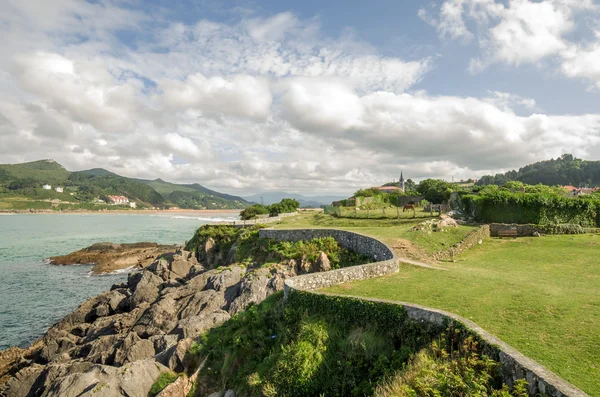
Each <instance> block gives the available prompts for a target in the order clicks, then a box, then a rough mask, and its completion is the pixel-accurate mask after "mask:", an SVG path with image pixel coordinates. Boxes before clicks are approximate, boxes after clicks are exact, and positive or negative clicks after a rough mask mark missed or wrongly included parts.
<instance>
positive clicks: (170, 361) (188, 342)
mask: <svg viewBox="0 0 600 397" xmlns="http://www.w3.org/2000/svg"><path fill="white" fill-rule="evenodd" d="M192 343H193V340H192V339H191V338H185V339H182V340H180V341H179V342H178V343H177V344H176V345H173V346H171V347H169V348H168V349H167V350H165V351H163V352H161V353H159V354H157V355H156V360H157V361H158V362H159V363H161V364H163V365H164V366H166V367H169V368H170V369H171V370H172V371H174V372H183V371H187V369H188V368H187V365H186V363H185V355H186V353H187V351H188V350H189V349H190V347H191V346H192Z"/></svg>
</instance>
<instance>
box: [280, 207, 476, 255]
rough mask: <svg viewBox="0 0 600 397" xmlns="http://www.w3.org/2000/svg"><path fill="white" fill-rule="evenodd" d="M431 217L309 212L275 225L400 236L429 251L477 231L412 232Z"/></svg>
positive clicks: (387, 237) (389, 241)
mask: <svg viewBox="0 0 600 397" xmlns="http://www.w3.org/2000/svg"><path fill="white" fill-rule="evenodd" d="M427 214H428V213H427ZM427 219H431V218H424V217H423V218H421V219H413V218H400V219H399V220H397V219H391V218H390V219H352V218H336V217H334V216H332V215H327V214H323V213H319V214H314V213H312V212H308V213H304V214H300V215H298V216H294V217H289V218H283V220H282V221H281V222H279V223H277V224H276V225H274V227H276V228H278V229H307V228H334V229H343V230H349V231H353V232H357V233H362V234H367V235H369V236H373V237H375V238H378V239H380V240H381V241H383V242H385V243H386V244H389V245H394V243H395V242H396V241H397V240H398V239H405V240H409V241H411V242H413V243H414V244H415V245H416V246H417V247H419V248H420V249H422V250H423V251H424V252H426V253H433V252H437V251H442V250H446V249H448V248H450V246H451V245H453V244H455V243H457V242H459V241H460V240H462V239H463V238H464V237H465V236H466V235H467V234H468V233H470V232H471V231H472V230H473V227H471V226H459V227H457V228H447V229H446V231H444V232H435V233H429V234H427V233H423V232H419V231H418V232H410V231H409V229H410V228H412V227H413V226H414V225H416V224H417V223H419V222H422V221H424V220H427ZM269 226H271V225H269Z"/></svg>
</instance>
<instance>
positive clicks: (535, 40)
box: [419, 0, 598, 77]
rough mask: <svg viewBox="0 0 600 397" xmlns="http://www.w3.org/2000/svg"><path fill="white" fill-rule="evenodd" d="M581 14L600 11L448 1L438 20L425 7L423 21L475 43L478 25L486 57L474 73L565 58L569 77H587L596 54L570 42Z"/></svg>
mask: <svg viewBox="0 0 600 397" xmlns="http://www.w3.org/2000/svg"><path fill="white" fill-rule="evenodd" d="M582 11H587V12H592V13H594V12H597V11H598V6H597V5H595V4H594V2H593V1H592V0H542V1H533V0H509V1H508V3H507V4H505V3H503V2H501V1H498V0H446V1H444V2H443V3H442V5H441V6H440V8H439V10H438V14H439V17H438V18H435V17H432V16H430V15H429V14H430V13H429V12H427V11H426V10H425V9H423V10H421V11H420V12H419V15H421V17H422V19H424V20H425V21H426V22H428V23H429V24H431V25H433V26H435V27H436V29H437V31H438V33H439V34H440V36H441V37H450V38H452V39H467V40H468V39H471V38H472V37H474V33H472V32H471V31H469V29H468V28H467V22H468V21H470V22H473V23H474V24H475V26H476V32H477V37H478V44H479V47H480V49H481V51H482V54H481V56H479V57H476V58H473V59H471V61H470V65H469V70H470V71H471V72H473V73H477V72H481V71H482V70H484V69H485V68H486V67H488V66H489V65H490V64H492V63H505V64H508V65H515V66H518V65H521V64H536V65H539V63H540V62H541V61H543V60H545V59H547V58H549V57H557V58H559V59H560V58H561V57H562V58H564V59H565V61H564V64H563V66H562V69H561V70H562V71H563V72H564V74H565V75H566V76H568V77H574V76H582V77H588V76H586V73H585V72H582V71H580V70H579V68H580V67H583V66H584V65H585V64H586V63H588V62H589V56H590V55H591V56H593V54H594V51H593V48H592V51H587V50H585V49H581V48H577V46H574V45H573V44H572V43H571V42H570V41H569V40H568V38H567V37H568V34H569V33H571V32H572V31H573V30H574V28H575V26H576V17H579V16H582Z"/></svg>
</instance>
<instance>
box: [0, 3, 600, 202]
mask: <svg viewBox="0 0 600 397" xmlns="http://www.w3.org/2000/svg"><path fill="white" fill-rule="evenodd" d="M60 1H61V3H60V7H54V8H52V7H51V9H45V8H43V7H46V6H47V4H48V3H47V2H44V3H42V2H39V5H40V8H38V9H34V10H33V11H30V8H28V7H29V6H32V5H35V4H33V2H32V1H27V2H19V3H17V2H12V1H11V2H4V3H2V4H0V36H2V37H3V38H5V42H6V48H7V51H4V52H3V53H1V54H0V88H1V89H2V91H3V93H6V95H3V96H2V97H0V137H1V139H2V144H1V145H0V162H3V163H4V162H20V161H26V160H35V159H40V158H54V159H56V160H58V161H59V162H61V163H63V164H64V165H66V166H67V167H68V168H71V169H83V168H92V167H103V168H107V169H110V170H112V171H114V172H117V173H120V174H123V175H128V176H133V177H143V178H156V177H161V178H163V179H166V180H175V181H183V182H199V183H202V184H205V185H207V186H210V187H212V188H216V189H222V190H225V191H230V192H233V193H245V192H252V191H258V190H262V189H273V190H274V189H277V190H295V191H301V192H304V193H319V192H344V193H350V192H352V191H354V190H356V189H358V188H359V187H364V186H369V185H376V184H378V183H383V182H388V181H390V180H391V179H392V178H398V174H399V170H400V169H403V170H404V173H405V176H408V177H411V178H413V179H419V178H425V177H447V178H449V177H451V176H454V177H456V178H468V177H477V176H478V175H479V174H480V173H481V172H489V171H490V170H497V169H503V168H508V167H515V166H519V165H522V164H525V163H527V162H530V161H534V160H539V159H543V158H546V157H547V156H550V155H554V156H555V155H557V153H558V154H561V153H562V152H572V153H574V154H578V155H581V156H586V155H593V154H598V153H600V142H599V139H600V138H599V136H600V132H599V131H600V121H599V120H600V116H599V115H596V114H592V115H566V116H556V115H545V114H531V112H532V111H536V109H535V101H533V100H532V99H529V98H523V97H520V96H518V95H514V94H511V93H500V92H492V93H490V97H489V98H481V99H478V98H464V97H459V96H436V95H429V94H427V93H413V92H411V88H412V87H413V86H414V85H415V84H416V83H417V82H419V81H420V80H421V79H422V78H423V76H424V75H425V74H426V73H427V71H428V70H429V69H430V67H431V63H430V60H429V58H423V59H418V60H412V61H407V60H404V59H400V58H395V57H389V56H382V55H381V54H380V53H378V51H377V50H376V49H374V48H373V47H372V46H371V45H369V44H368V43H364V42H361V41H360V40H357V39H355V38H352V37H349V36H343V37H341V38H331V37H327V36H325V35H324V34H323V33H322V32H321V30H320V27H319V20H318V18H313V19H308V20H304V19H300V18H298V17H297V16H296V15H294V14H292V13H282V14H277V15H273V16H271V17H266V18H265V17H252V18H251V19H246V18H241V19H240V20H239V21H237V22H232V23H217V22H214V21H207V20H201V21H198V22H196V23H194V24H190V25H186V24H181V23H169V22H168V21H163V20H157V19H153V18H156V17H151V16H150V15H153V14H150V13H148V14H146V13H144V12H142V11H134V10H131V9H126V8H125V7H120V6H119V4H120V3H119V2H117V1H112V0H111V1H109V0H104V1H100V2H95V3H88V2H84V1H76V0H60ZM453 4H454V8H453V7H451V6H448V7H447V9H446V10H445V11H444V12H443V14H442V19H443V20H444V21H445V22H444V23H443V24H442V25H441V26H442V27H441V28H440V33H441V34H443V35H445V36H446V37H464V36H469V34H473V33H471V32H469V31H468V28H469V26H468V24H466V23H465V24H464V25H461V24H460V23H459V20H458V17H459V14H458V10H459V8H457V6H458V5H460V7H461V8H460V9H461V10H463V11H462V14H460V15H463V17H464V16H465V15H468V16H469V18H471V19H473V21H475V23H476V24H485V23H488V21H490V22H491V21H494V23H496V24H499V23H500V22H499V21H498V20H496V19H495V18H498V15H500V13H501V12H505V11H506V10H505V8H504V6H498V4H496V3H494V2H493V1H492V0H478V1H475V0H468V1H467V0H464V1H461V2H454V3H453ZM555 5H556V9H557V10H559V11H560V10H562V8H560V7H566V8H569V7H570V8H573V7H574V6H573V5H572V4H569V2H567V1H562V2H556V3H555ZM515 9H516V8H515ZM44 10H45V11H44ZM38 11H39V12H38ZM560 12H563V13H564V14H565V15H567V12H566V11H560ZM111 15H114V20H113V19H111ZM503 15H504V14H503ZM452 21H454V22H452ZM494 26H495V25H494ZM120 29H128V30H131V31H133V32H138V33H143V34H142V35H141V37H143V38H140V39H139V40H136V42H135V45H132V46H127V45H124V43H122V42H121V41H120V40H119V38H118V36H117V35H116V32H117V31H119V30H120ZM546 31H549V30H548V29H546ZM542 36H543V35H542ZM568 49H570V50H573V52H572V53H571V57H570V58H569V59H570V60H572V61H573V62H577V63H576V64H575V63H574V65H577V66H578V67H579V68H580V69H577V68H576V67H575V66H572V67H570V68H569V70H571V73H573V76H574V77H575V76H577V77H582V78H593V77H594V76H593V75H592V74H590V72H589V71H590V70H592V69H591V68H586V67H584V65H585V62H584V63H583V64H582V63H579V62H581V59H584V58H585V57H583V55H584V54H585V53H587V52H594V51H595V47H594V46H593V45H590V46H581V47H576V48H575V47H572V46H569V47H568ZM565 51H566V50H565ZM592 57H593V55H592ZM565 59H566V58H565ZM588 62H591V61H588Z"/></svg>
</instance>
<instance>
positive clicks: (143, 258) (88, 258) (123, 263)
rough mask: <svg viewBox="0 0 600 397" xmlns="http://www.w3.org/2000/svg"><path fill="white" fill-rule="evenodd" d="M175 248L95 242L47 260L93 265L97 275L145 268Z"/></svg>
mask: <svg viewBox="0 0 600 397" xmlns="http://www.w3.org/2000/svg"><path fill="white" fill-rule="evenodd" d="M177 248H178V246H177V245H161V244H157V243H146V242H141V243H133V244H113V243H96V244H93V245H91V246H89V247H87V248H84V249H82V250H79V251H75V252H72V253H70V254H67V255H61V256H53V257H50V258H49V261H50V264H51V265H81V264H88V265H94V267H93V268H92V274H95V275H98V274H104V273H112V272H114V271H117V270H123V269H128V268H137V269H142V268H145V267H147V266H148V265H150V264H151V263H152V262H153V261H154V258H156V257H159V256H161V255H164V256H168V255H172V253H173V252H174V251H176V250H177Z"/></svg>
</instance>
